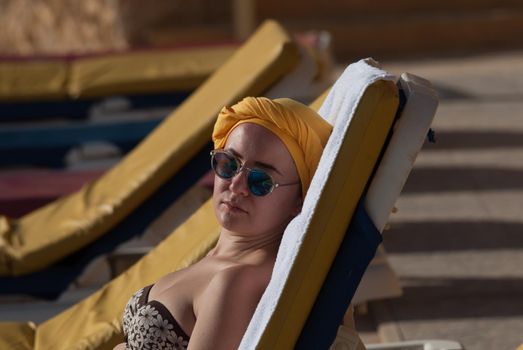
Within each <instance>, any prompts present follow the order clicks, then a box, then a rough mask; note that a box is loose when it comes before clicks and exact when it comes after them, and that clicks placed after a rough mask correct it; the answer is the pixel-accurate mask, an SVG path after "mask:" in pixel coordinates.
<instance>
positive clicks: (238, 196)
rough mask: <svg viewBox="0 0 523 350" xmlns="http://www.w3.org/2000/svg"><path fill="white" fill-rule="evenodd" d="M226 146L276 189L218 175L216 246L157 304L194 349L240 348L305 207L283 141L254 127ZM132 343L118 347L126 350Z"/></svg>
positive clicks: (159, 294) (157, 296)
mask: <svg viewBox="0 0 523 350" xmlns="http://www.w3.org/2000/svg"><path fill="white" fill-rule="evenodd" d="M225 149H227V150H229V151H231V152H234V153H235V154H236V156H237V157H238V158H239V159H240V160H241V161H242V162H243V163H244V164H245V166H247V167H249V168H261V169H264V170H266V171H267V172H268V173H269V174H270V175H271V176H272V177H273V178H274V180H275V181H276V182H278V183H282V184H287V183H296V184H294V185H289V186H281V187H278V188H276V189H275V190H274V191H273V192H272V193H271V194H269V195H267V196H264V197H256V196H254V195H252V194H251V193H250V192H249V190H248V188H247V171H245V170H244V171H242V172H240V173H239V174H238V175H236V176H235V177H234V178H233V179H232V180H230V181H227V180H223V179H220V178H218V177H215V184H214V193H213V203H214V210H215V214H216V217H217V219H218V223H219V224H220V226H221V231H220V237H219V239H218V243H217V244H216V247H215V248H214V249H212V250H211V251H210V252H209V253H208V254H207V256H206V257H204V258H203V259H202V260H201V261H199V262H198V263H196V264H194V265H192V266H190V267H188V268H185V269H183V270H179V271H176V272H173V273H171V274H168V275H166V276H164V277H163V278H161V279H160V280H159V281H158V282H157V283H156V284H155V285H154V287H153V288H152V289H151V291H150V295H149V300H157V301H160V302H161V303H163V304H164V305H165V306H166V307H167V309H169V311H170V312H171V314H172V315H173V316H174V318H175V319H176V320H177V321H178V322H179V324H180V326H181V327H182V328H183V330H184V331H185V332H186V333H187V334H188V335H190V338H191V339H190V342H189V346H188V349H190V350H200V349H202V350H203V349H216V350H220V349H236V348H237V347H238V346H239V344H240V341H241V339H242V337H243V334H244V333H245V330H246V329H247V326H248V324H249V321H250V319H251V318H252V315H253V313H254V310H255V309H256V305H257V304H258V302H259V300H260V298H261V295H262V294H263V292H264V290H265V288H266V287H267V284H268V283H269V280H270V277H271V274H272V270H273V267H274V262H275V259H276V254H277V251H278V247H279V244H280V241H281V237H282V233H283V231H284V229H285V227H286V226H287V224H288V223H289V221H290V220H291V219H292V218H293V217H294V216H296V215H297V214H298V213H299V212H300V210H301V205H302V197H301V187H300V185H299V176H298V172H297V170H296V167H295V165H294V161H293V160H292V157H291V155H290V154H289V152H288V151H287V149H286V147H285V145H284V144H283V142H282V141H281V140H280V139H279V138H278V137H277V136H276V135H275V134H273V133H272V132H271V131H269V130H267V129H265V128H263V127H261V126H259V125H257V124H252V123H245V124H241V125H239V126H237V127H236V128H235V129H234V130H233V131H232V132H231V134H230V136H229V138H228V140H227V143H226V145H225ZM124 348H125V346H124V344H120V345H118V346H117V347H116V348H115V349H124Z"/></svg>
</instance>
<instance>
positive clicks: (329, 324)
mask: <svg viewBox="0 0 523 350" xmlns="http://www.w3.org/2000/svg"><path fill="white" fill-rule="evenodd" d="M398 87H399V89H400V94H401V95H402V96H403V97H404V98H402V105H401V106H400V108H399V110H398V113H397V114H396V120H395V123H394V126H393V128H392V131H391V133H390V135H389V138H388V142H387V145H386V146H385V147H384V149H383V152H382V155H381V156H380V161H379V163H378V164H377V166H376V170H375V171H374V175H373V177H372V179H371V181H370V183H369V186H368V189H367V191H366V192H365V194H364V198H362V200H360V203H359V205H358V208H357V210H356V213H355V214H354V216H353V217H352V220H351V223H350V225H349V227H348V229H347V232H346V234H345V237H344V238H343V241H342V243H341V245H340V247H339V249H338V252H337V254H336V257H335V259H334V262H333V264H332V266H331V268H330V270H329V273H328V275H327V277H326V279H325V281H324V282H323V285H322V288H321V290H320V292H319V294H318V296H317V298H316V301H315V303H314V306H313V308H312V310H311V312H310V314H309V316H308V318H307V322H306V324H305V326H304V327H303V328H302V330H301V335H300V338H299V340H298V342H297V344H296V346H295V348H296V349H311V348H312V349H327V348H329V347H330V346H331V344H333V341H334V338H335V337H336V332H337V330H338V326H339V325H340V323H341V320H342V319H343V316H344V313H345V310H347V308H348V306H349V303H350V302H351V300H352V298H353V296H354V294H355V292H356V288H357V287H358V285H359V284H360V280H361V278H362V276H363V273H364V272H365V271H366V268H367V267H368V265H369V262H370V260H371V259H372V257H373V256H374V254H375V252H376V248H377V246H378V244H379V243H380V242H381V231H382V230H383V226H384V224H385V222H386V220H387V218H388V216H389V213H390V212H391V209H392V207H393V205H394V202H395V201H396V199H397V197H398V196H399V193H400V192H401V189H402V187H403V185H404V183H405V181H406V179H407V177H408V174H409V172H410V170H411V168H412V166H413V164H414V161H415V159H416V155H417V153H418V152H419V150H420V149H421V146H422V145H423V141H424V139H425V137H426V135H427V132H428V130H429V127H430V124H431V123H432V120H433V118H434V115H435V112H436V107H437V104H438V97H437V94H436V92H435V90H434V88H433V87H432V86H431V84H430V83H429V82H428V81H426V80H424V79H422V78H419V77H416V76H413V75H410V74H403V75H402V76H401V78H400V79H399V82H398ZM342 338H343V336H342V337H341V339H340V342H341V343H343V339H342ZM339 346H344V345H339Z"/></svg>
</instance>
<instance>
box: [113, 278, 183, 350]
mask: <svg viewBox="0 0 523 350" xmlns="http://www.w3.org/2000/svg"><path fill="white" fill-rule="evenodd" d="M152 287H153V285H150V286H147V287H144V288H142V289H140V290H139V291H138V292H136V293H135V294H134V295H133V296H132V297H131V299H130V300H129V302H128V303H127V305H126V306H125V310H124V314H123V331H124V335H125V344H126V346H125V348H126V349H131V350H134V349H174V350H178V349H180V350H185V349H187V344H188V343H189V336H188V335H187V334H186V333H185V332H184V331H183V330H182V328H181V327H180V325H179V324H178V322H177V321H176V320H175V319H174V317H173V316H172V315H171V313H170V312H169V310H168V309H167V308H166V307H165V306H164V305H163V304H162V303H160V302H159V301H156V300H151V301H148V299H149V292H150V291H151V288H152Z"/></svg>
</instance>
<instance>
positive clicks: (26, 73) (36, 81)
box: [0, 59, 69, 102]
mask: <svg viewBox="0 0 523 350" xmlns="http://www.w3.org/2000/svg"><path fill="white" fill-rule="evenodd" d="M68 69H69V66H68V63H67V62H65V61H62V60H53V59H48V60H44V59H42V60H37V61H23V60H21V61H0V77H1V78H0V101H10V102H14V101H24V100H34V99H40V100H57V99H63V98H65V97H66V95H67V92H66V84H67V74H68Z"/></svg>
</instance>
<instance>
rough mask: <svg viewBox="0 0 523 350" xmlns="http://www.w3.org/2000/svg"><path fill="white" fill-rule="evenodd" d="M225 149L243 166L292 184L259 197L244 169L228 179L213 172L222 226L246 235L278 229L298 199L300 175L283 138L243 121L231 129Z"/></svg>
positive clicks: (296, 208)
mask: <svg viewBox="0 0 523 350" xmlns="http://www.w3.org/2000/svg"><path fill="white" fill-rule="evenodd" d="M225 150H227V151H229V152H231V153H233V154H234V155H236V157H238V159H239V160H240V161H241V162H242V164H244V166H245V167H247V168H256V169H262V170H264V171H266V172H267V173H268V174H270V175H271V176H272V178H273V179H274V181H275V182H277V183H279V184H288V183H295V184H293V185H289V186H280V187H277V188H275V189H274V190H273V191H272V193H270V194H268V195H266V196H263V197H259V196H255V195H253V194H252V193H251V192H250V191H249V188H248V187H247V174H248V170H247V169H243V170H242V171H241V172H240V173H238V174H237V175H236V176H234V177H233V178H232V179H230V180H224V179H221V178H219V177H218V176H215V182H214V193H213V203H214V210H215V213H216V217H217V218H218V222H219V223H220V225H221V226H222V228H223V229H226V230H228V231H230V232H234V233H236V234H242V235H243V234H245V235H249V236H253V235H267V234H280V233H282V232H283V231H284V229H285V227H286V226H287V224H288V223H289V221H290V220H291V219H292V218H293V217H294V216H296V215H297V214H298V213H299V212H300V210H301V203H302V200H301V187H300V178H299V176H298V172H297V170H296V167H295V165H294V161H293V159H292V157H291V155H290V154H289V152H288V151H287V148H286V147H285V145H284V144H283V142H282V141H281V140H280V139H279V138H278V137H277V136H276V135H275V134H273V133H272V132H271V131H269V130H267V129H266V128H264V127H262V126H260V125H257V124H253V123H244V124H240V125H238V126H237V127H236V128H234V129H233V131H232V132H231V134H230V135H229V138H228V139H227V143H226V144H225Z"/></svg>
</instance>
